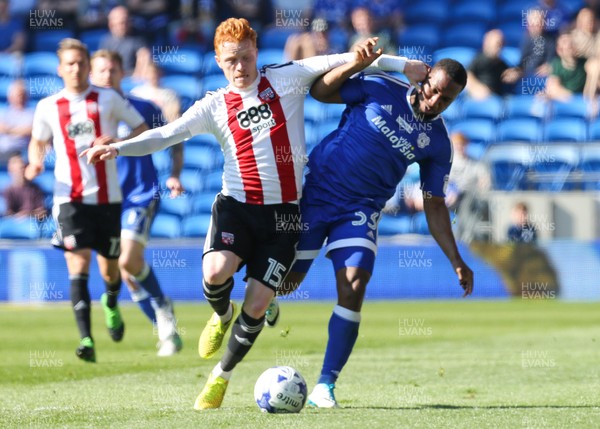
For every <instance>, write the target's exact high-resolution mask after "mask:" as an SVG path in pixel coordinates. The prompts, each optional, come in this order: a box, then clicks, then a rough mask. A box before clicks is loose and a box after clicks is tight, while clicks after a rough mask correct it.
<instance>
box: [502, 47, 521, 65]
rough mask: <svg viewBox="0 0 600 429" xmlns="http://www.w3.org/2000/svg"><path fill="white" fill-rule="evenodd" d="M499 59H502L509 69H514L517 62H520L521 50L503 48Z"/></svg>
mask: <svg viewBox="0 0 600 429" xmlns="http://www.w3.org/2000/svg"><path fill="white" fill-rule="evenodd" d="M500 58H502V59H503V60H504V62H505V63H506V64H507V65H508V66H509V67H516V66H517V65H519V61H521V50H520V49H519V48H516V47H514V46H505V47H504V48H502V51H500Z"/></svg>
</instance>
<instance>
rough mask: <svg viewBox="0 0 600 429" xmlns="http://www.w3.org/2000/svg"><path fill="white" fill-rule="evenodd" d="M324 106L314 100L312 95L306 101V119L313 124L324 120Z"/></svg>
mask: <svg viewBox="0 0 600 429" xmlns="http://www.w3.org/2000/svg"><path fill="white" fill-rule="evenodd" d="M323 108H324V107H323V104H322V103H320V102H318V101H317V100H315V99H314V98H312V97H311V96H310V95H309V96H308V97H306V100H305V101H304V119H306V120H307V121H311V122H315V123H316V122H320V121H321V120H323Z"/></svg>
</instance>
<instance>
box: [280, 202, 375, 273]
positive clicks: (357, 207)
mask: <svg viewBox="0 0 600 429" xmlns="http://www.w3.org/2000/svg"><path fill="white" fill-rule="evenodd" d="M300 210H301V213H302V225H303V228H302V233H301V235H300V241H299V243H298V251H297V253H296V263H295V264H294V266H293V268H292V270H291V271H296V272H300V273H307V272H308V270H309V268H310V266H311V264H312V262H313V260H314V259H315V258H316V257H317V256H318V254H319V251H320V250H321V247H322V246H323V243H325V242H326V244H325V251H326V256H327V257H328V258H330V259H331V261H332V262H333V266H334V269H335V271H336V272H337V271H338V270H340V269H341V268H344V267H358V268H362V269H364V270H366V271H368V272H369V273H372V272H373V266H374V264H375V256H376V254H377V224H378V222H379V217H380V212H379V210H377V209H376V208H374V207H370V206H368V205H366V204H353V205H352V206H347V208H345V209H342V208H340V207H339V206H337V205H332V204H314V203H310V202H308V199H304V198H303V199H302V200H301V201H300Z"/></svg>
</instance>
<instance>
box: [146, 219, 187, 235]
mask: <svg viewBox="0 0 600 429" xmlns="http://www.w3.org/2000/svg"><path fill="white" fill-rule="evenodd" d="M150 235H151V236H152V237H156V238H179V236H180V235H181V219H180V218H179V216H175V215H170V214H163V213H158V214H157V215H156V217H155V218H154V222H152V227H150Z"/></svg>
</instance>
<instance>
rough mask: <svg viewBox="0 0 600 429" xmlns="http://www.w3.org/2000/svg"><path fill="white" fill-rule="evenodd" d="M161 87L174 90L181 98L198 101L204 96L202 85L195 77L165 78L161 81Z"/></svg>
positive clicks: (173, 76)
mask: <svg viewBox="0 0 600 429" xmlns="http://www.w3.org/2000/svg"><path fill="white" fill-rule="evenodd" d="M160 85H161V86H164V87H165V88H169V89H172V90H173V91H175V92H176V93H177V95H179V97H180V98H184V97H187V98H190V99H194V100H197V99H198V98H200V96H201V95H202V84H201V83H200V80H199V79H197V78H195V77H193V76H182V75H172V76H165V77H163V78H161V79H160Z"/></svg>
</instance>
